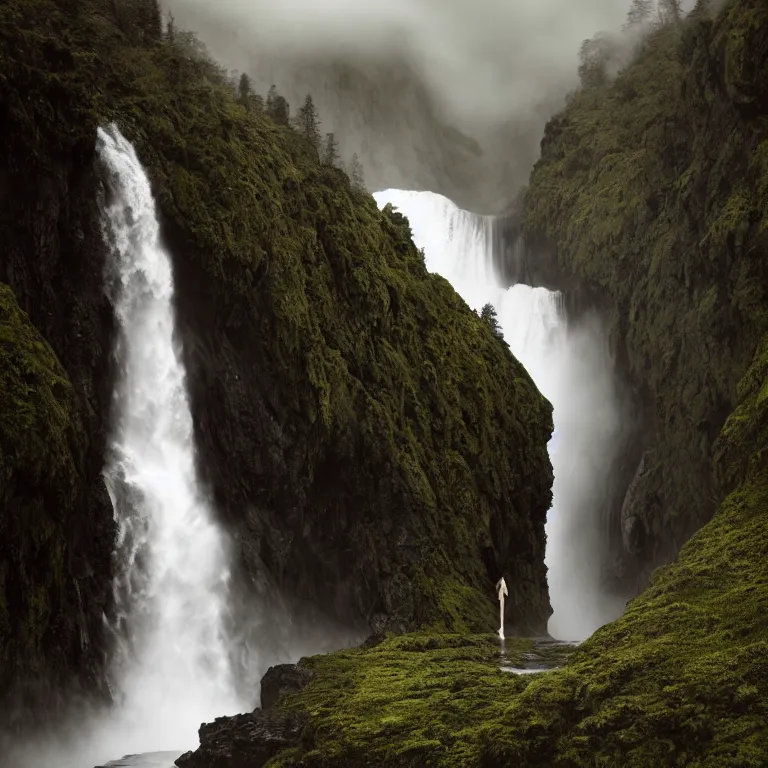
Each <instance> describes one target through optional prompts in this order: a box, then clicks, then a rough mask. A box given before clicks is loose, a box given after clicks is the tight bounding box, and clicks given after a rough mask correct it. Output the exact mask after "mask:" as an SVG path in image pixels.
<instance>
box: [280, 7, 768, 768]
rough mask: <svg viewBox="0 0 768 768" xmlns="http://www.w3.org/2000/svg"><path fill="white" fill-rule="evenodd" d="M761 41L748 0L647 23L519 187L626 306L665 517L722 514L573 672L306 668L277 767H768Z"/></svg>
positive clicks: (377, 661)
mask: <svg viewBox="0 0 768 768" xmlns="http://www.w3.org/2000/svg"><path fill="white" fill-rule="evenodd" d="M670 7H672V6H670ZM760 30H762V32H759V31H760ZM766 30H768V8H766V7H765V6H764V4H762V3H759V2H752V1H751V0H733V1H732V2H730V3H728V4H727V5H726V6H725V8H724V10H723V11H722V12H721V14H720V16H719V17H718V18H717V19H716V20H713V19H712V18H710V17H709V16H708V15H707V14H706V13H705V12H704V9H703V7H702V8H700V9H699V11H698V13H696V14H694V16H693V17H692V18H691V19H689V20H688V21H686V22H681V23H679V24H678V23H677V22H675V24H674V25H666V26H660V27H658V28H657V29H655V30H654V31H653V32H652V34H651V36H650V37H649V39H648V40H647V42H646V43H645V45H644V47H643V49H642V50H641V52H640V55H639V58H638V60H637V61H636V62H635V63H634V64H632V65H631V66H629V67H628V68H627V69H626V71H624V72H623V73H622V74H620V75H619V77H618V78H617V79H616V80H615V82H613V84H608V83H607V82H603V83H600V82H596V81H595V80H589V79H588V81H587V83H586V85H587V87H586V88H584V89H583V90H582V91H580V92H579V93H577V94H575V95H574V97H573V98H572V100H571V103H570V105H569V107H568V108H567V109H566V111H565V112H564V113H563V115H561V116H559V117H558V118H556V119H555V120H554V121H553V122H552V123H551V124H550V126H549V128H548V130H547V137H546V139H545V142H544V146H543V156H542V160H541V162H540V164H539V165H538V166H537V169H536V171H535V173H534V176H533V180H532V184H531V188H530V190H529V192H528V197H527V211H526V215H527V226H528V231H529V235H530V236H532V237H537V236H538V237H540V238H541V237H545V238H548V239H551V240H552V241H554V242H555V243H556V245H557V248H558V258H559V262H560V264H561V266H562V267H563V268H564V269H566V270H569V271H571V272H572V273H574V274H577V275H579V276H581V277H582V278H587V279H588V280H590V281H591V282H592V283H594V284H597V285H598V286H600V287H601V288H602V289H603V290H604V291H605V292H606V293H607V295H608V296H610V297H611V299H612V300H613V302H614V304H615V307H616V312H615V316H614V318H613V322H614V331H615V332H617V333H618V334H619V336H620V338H622V339H623V340H624V341H625V343H626V347H627V351H628V357H629V364H630V366H631V368H632V370H633V372H635V373H636V374H637V375H638V376H640V374H642V379H643V380H644V381H646V382H647V383H648V387H649V389H650V391H651V392H652V394H653V396H654V399H655V402H656V404H657V415H658V423H657V433H658V434H657V435H656V445H655V451H654V461H655V466H654V472H655V473H656V476H657V480H656V485H655V487H654V488H653V492H654V493H657V494H659V497H660V509H661V510H662V511H663V515H664V517H663V518H661V519H657V520H656V521H655V523H654V524H655V525H656V526H659V527H662V528H663V527H664V526H667V535H669V532H670V530H671V531H672V532H673V533H674V534H676V535H683V534H682V532H683V531H690V530H691V529H693V528H695V527H696V526H697V525H698V523H699V522H701V521H702V520H706V519H709V518H710V516H711V520H710V521H709V522H708V523H707V524H705V525H704V526H703V527H701V529H700V530H699V531H698V532H697V533H695V535H693V536H692V537H691V538H690V540H689V541H688V542H687V543H686V544H685V545H684V546H683V547H682V549H681V551H680V553H679V556H678V557H677V559H676V561H675V562H673V563H671V564H668V565H666V566H664V567H662V568H660V569H658V570H657V571H656V572H655V573H654V575H653V578H652V583H651V585H650V587H649V588H648V589H647V590H646V591H645V592H644V593H643V594H642V595H641V596H639V597H637V598H636V599H634V600H632V601H631V602H630V603H629V605H628V607H627V611H626V613H625V615H624V616H623V617H622V618H621V619H619V620H618V621H616V622H614V623H613V624H611V625H608V626H606V627H604V628H602V629H601V630H599V631H598V632H597V633H596V634H595V635H594V636H593V637H592V638H590V639H589V640H588V641H587V642H585V643H584V644H582V645H581V646H580V647H579V648H578V650H576V651H575V652H574V653H573V654H572V655H571V657H570V658H569V659H568V661H567V663H566V664H565V666H564V668H563V669H561V670H557V671H553V672H548V673H546V674H542V675H536V676H533V677H524V678H515V677H506V676H504V675H503V674H501V673H498V672H497V671H496V666H497V658H496V657H495V652H494V650H493V643H492V642H491V641H490V640H483V639H482V638H466V640H465V642H466V647H460V646H459V647H451V646H452V643H453V641H452V640H451V641H449V640H447V639H446V641H445V645H443V642H442V641H441V640H439V639H438V640H433V642H435V643H436V646H435V647H434V648H432V649H429V645H428V644H429V642H430V640H429V639H428V638H425V637H423V636H413V637H410V636H406V637H401V638H397V639H392V640H389V641H387V642H385V643H384V644H382V645H380V646H378V647H376V648H374V649H364V650H359V651H354V652H342V653H339V654H332V655H331V656H327V657H322V658H317V659H310V660H305V661H304V662H303V663H304V664H307V665H308V666H311V667H312V668H313V670H314V671H315V677H314V679H313V680H312V682H311V683H310V684H309V686H308V687H307V689H306V690H305V691H303V692H301V693H298V694H294V695H293V696H291V697H288V698H287V699H286V700H285V701H284V702H282V704H281V706H282V707H283V708H286V709H289V710H291V711H297V710H298V711H303V712H305V713H306V714H307V716H308V718H309V720H308V725H307V727H306V728H305V731H304V737H303V740H302V743H301V744H300V745H298V746H297V747H296V749H294V750H293V751H292V752H291V754H290V756H289V755H283V756H281V757H280V758H277V759H276V760H275V761H273V763H272V764H273V765H275V766H278V765H289V764H296V763H299V764H301V765H305V766H318V768H319V766H323V768H332V767H335V768H347V767H348V766H349V767H350V768H351V766H355V765H359V764H361V763H362V762H364V763H365V764H366V765H371V766H379V765H381V766H384V765H386V766H406V765H432V766H456V767H458V766H462V768H466V767H468V766H482V767H483V768H491V767H495V766H499V767H500V766H509V765H521V766H522V765H525V766H542V768H543V767H544V766H547V768H573V767H575V766H606V768H607V767H608V766H616V765H630V766H638V767H640V766H648V768H650V767H651V766H659V765H675V766H683V765H691V766H694V765H695V766H697V767H698V768H703V767H709V766H711V767H712V768H727V767H729V766H732V767H733V768H736V767H737V766H738V767H739V768H741V767H742V766H754V767H755V768H758V766H763V765H765V756H766V754H768V729H767V728H766V725H765V724H766V722H768V642H767V641H766V637H767V632H768V454H767V453H766V444H767V441H768V333H767V332H766V331H767V325H768V324H767V323H766V319H767V318H766V312H765V306H766V297H765V294H764V291H765V286H766V280H765V266H764V265H765V263H766V260H765V245H766V242H768V240H767V239H766V222H767V221H768V219H766V215H765V211H766V210H768V205H766V203H768V200H766V197H765V195H766V192H768V182H766V179H768V168H766V166H765V159H766V157H768V154H767V153H766V149H765V148H766V146H768V145H767V144H766V139H767V138H768V133H767V132H766V130H767V129H768V125H766V122H765V121H766V117H765V116H766V114H768V110H766V109H765V107H766V103H765V94H764V91H761V90H760V89H759V88H758V87H757V83H758V82H762V83H764V82H765V77H764V75H765V71H766V70H765V66H766V64H765V62H766V61H768V59H766V57H765V55H764V52H765V42H764V41H765V40H766V39H768V38H766V35H765V31H766ZM747 41H748V44H747ZM760 51H762V53H760ZM702 71H707V72H712V71H714V72H721V73H722V74H723V79H722V80H721V81H720V82H722V83H723V84H724V90H718V89H717V88H718V87H717V85H716V83H717V82H718V78H717V77H712V76H707V77H704V76H702V75H700V74H699V73H700V72H702ZM710 476H711V480H710ZM713 509H714V514H713V515H712V511H713ZM649 524H651V523H650V522H649ZM458 645H459V643H458V641H457V646H458ZM446 646H448V647H446ZM427 649H429V650H427ZM516 649H517V650H518V651H522V650H524V644H523V643H519V644H517V646H516Z"/></svg>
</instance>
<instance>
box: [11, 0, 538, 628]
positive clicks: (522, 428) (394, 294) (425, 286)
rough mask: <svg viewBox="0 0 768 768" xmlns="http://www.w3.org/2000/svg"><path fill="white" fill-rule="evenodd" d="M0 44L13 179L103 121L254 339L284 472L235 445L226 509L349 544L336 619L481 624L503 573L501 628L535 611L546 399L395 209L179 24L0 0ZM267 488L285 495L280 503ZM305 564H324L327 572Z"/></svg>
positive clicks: (336, 546) (221, 320)
mask: <svg viewBox="0 0 768 768" xmlns="http://www.w3.org/2000/svg"><path fill="white" fill-rule="evenodd" d="M116 8H117V10H116ZM0 42H2V45H3V49H2V54H0V55H2V57H3V59H2V60H3V63H4V65H3V67H2V68H0V71H2V72H3V75H2V76H0V89H1V90H0V97H2V98H0V104H3V105H4V106H3V107H0V109H5V113H6V114H7V116H8V117H9V119H10V122H9V124H8V125H9V128H8V134H9V136H11V137H13V138H12V141H13V145H12V146H10V148H9V149H8V150H7V153H8V155H9V156H10V155H13V158H14V161H17V160H18V159H19V158H24V162H27V163H29V164H30V165H29V172H30V173H31V172H32V170H33V169H34V170H37V171H38V172H39V171H40V169H41V168H44V167H46V166H50V165H51V164H53V163H55V162H56V161H57V159H61V158H64V159H65V160H66V161H67V162H70V161H72V162H81V161H83V160H84V159H87V158H89V157H91V156H92V155H91V154H90V153H92V151H93V146H94V144H95V134H96V126H97V125H98V124H103V123H106V122H108V121H116V122H117V123H118V124H119V126H120V128H121V130H122V131H123V133H125V134H126V135H127V136H128V138H129V139H131V140H132V141H133V142H134V144H135V145H136V147H137V149H138V151H139V154H140V156H141V159H142V161H143V163H144V164H145V166H146V167H147V168H148V171H149V173H150V175H151V178H152V182H153V191H154V193H155V196H156V198H157V202H158V205H159V207H160V210H161V212H162V214H163V217H164V222H165V223H166V224H167V230H168V231H171V232H173V234H174V237H175V238H176V241H175V243H174V253H175V256H176V260H177V262H178V263H180V264H184V265H185V266H186V267H187V268H188V270H189V272H194V274H195V275H197V276H199V282H200V283H201V284H203V285H204V286H205V289H204V290H205V297H204V298H203V299H202V303H203V304H204V305H205V308H206V311H210V313H211V318H210V326H209V328H208V330H209V331H210V332H211V333H213V334H216V335H217V343H218V342H219V341H221V340H222V339H223V338H226V339H227V340H228V342H229V343H231V345H232V346H233V347H235V348H237V349H238V350H242V349H243V348H244V347H247V346H252V347H254V348H255V349H257V350H258V359H257V362H254V361H253V360H247V365H251V366H256V365H257V366H258V369H259V371H260V372H262V373H263V376H264V379H265V380H269V383H270V386H271V387H272V389H273V390H274V391H270V392H269V393H264V392H262V393H261V395H263V396H264V397H265V399H269V400H272V401H274V402H272V403H270V405H272V406H274V410H275V412H276V413H278V414H280V416H279V418H280V420H281V428H282V429H284V430H285V433H286V434H290V435H292V436H293V439H295V442H296V445H298V446H299V449H298V450H300V452H301V453H302V458H303V461H302V468H301V472H300V473H299V474H300V476H298V477H291V478H287V477H283V478H274V479H272V478H267V479H265V477H264V476H263V475H259V474H258V473H257V472H255V470H254V464H255V463H256V462H254V461H253V460H252V457H251V456H248V457H247V459H244V460H243V461H242V462H241V463H240V465H238V466H236V469H235V470H233V471H234V472H235V475H236V482H231V483H226V482H225V483H222V486H226V488H224V491H223V493H224V494H226V493H227V492H229V491H230V490H231V489H232V488H235V489H236V490H237V491H240V490H241V489H244V490H243V491H242V496H241V497H238V498H237V499H236V500H233V501H232V502H231V507H232V509H231V510H230V511H223V514H224V515H225V516H227V515H228V512H231V514H229V516H230V517H235V516H236V515H237V514H240V515H241V516H242V511H243V509H244V508H246V507H248V506H250V505H251V504H252V501H253V499H254V498H257V497H263V496H267V497H269V498H270V502H269V504H270V505H271V506H275V507H276V508H277V509H279V510H280V512H281V513H282V511H283V509H282V506H285V507H296V506H298V505H300V504H301V505H303V506H304V507H305V508H304V509H303V511H302V519H306V520H308V521H310V523H311V526H312V531H313V534H314V532H320V533H325V534H326V535H327V538H328V539H330V540H332V541H333V551H334V553H335V556H336V557H337V559H339V560H341V559H343V558H344V557H347V555H346V554H345V553H351V554H349V556H348V558H347V559H348V560H349V561H351V563H352V565H351V566H347V565H346V564H344V565H343V568H344V569H347V568H351V569H352V570H353V571H354V573H353V574H352V575H353V577H354V580H355V581H356V582H358V583H360V584H363V585H365V587H364V591H362V592H361V596H360V598H359V600H358V603H359V604H358V605H357V606H355V610H354V612H355V616H356V618H362V617H364V616H366V615H368V614H369V613H370V612H371V611H376V612H379V613H382V612H383V613H386V614H387V615H389V616H391V617H393V618H394V619H396V620H397V621H400V622H402V623H405V624H406V625H407V626H409V627H412V628H413V627H416V626H419V625H420V624H429V625H431V626H446V627H453V626H455V627H461V628H462V629H463V628H468V627H472V628H474V629H476V630H485V629H490V628H491V627H492V626H493V621H494V606H493V602H492V598H493V592H492V584H493V582H494V581H495V579H496V578H498V575H499V574H500V573H501V572H504V573H505V574H506V576H507V579H508V582H509V584H510V588H511V589H512V590H513V592H514V591H515V590H519V595H518V597H519V598H520V599H519V600H518V606H519V607H518V610H517V615H516V620H517V621H518V622H519V625H520V626H521V627H525V626H527V627H530V628H540V627H541V626H542V625H543V624H544V622H545V621H546V617H547V616H548V614H549V610H550V609H549V605H548V599H547V593H546V580H545V570H544V566H543V562H542V561H543V550H544V518H545V514H546V510H547V508H548V507H549V502H550V498H551V494H550V484H551V466H550V463H549V459H548V456H547V453H546V442H547V440H548V438H549V436H550V434H551V431H552V419H551V408H550V406H549V404H548V403H546V401H545V400H544V399H543V398H542V397H541V395H540V394H539V393H538V391H537V390H536V388H535V386H534V384H533V382H532V381H531V379H530V378H529V377H528V375H527V374H526V372H525V371H524V369H523V368H522V366H520V365H519V363H518V362H517V361H516V360H515V359H514V358H513V357H512V355H511V354H510V353H509V351H508V349H507V348H506V347H505V346H504V345H503V344H500V343H499V342H498V340H497V339H495V338H494V337H493V335H492V334H491V333H490V331H489V330H488V328H487V327H486V326H485V325H484V324H483V323H482V322H481V321H480V319H479V318H478V317H477V316H476V314H475V313H473V312H472V311H471V310H470V309H469V308H468V307H467V306H466V305H465V304H464V302H463V301H461V299H460V298H459V297H458V296H457V295H456V293H455V292H454V291H453V289H452V288H451V287H450V285H449V284H448V283H447V282H446V281H444V280H442V279H441V278H439V277H437V276H433V275H430V274H428V273H427V270H426V268H425V265H424V258H423V254H421V253H420V252H419V251H418V250H417V249H416V248H415V247H414V245H413V242H412V240H411V236H410V229H409V225H408V222H407V220H405V219H404V218H403V217H402V216H400V215H399V214H396V213H395V212H393V211H392V210H391V209H390V210H389V211H387V212H385V213H382V212H380V211H379V210H378V208H377V206H376V203H375V201H374V200H373V198H371V197H370V196H368V195H363V194H360V193H357V192H354V191H353V190H352V189H351V188H350V184H349V180H348V179H347V177H346V175H345V174H343V173H342V172H341V171H338V170H337V169H334V168H329V167H324V166H322V165H321V164H320V163H319V162H318V159H317V156H316V153H315V152H314V151H313V149H312V148H310V147H309V146H308V145H307V144H306V142H304V141H303V140H302V139H301V138H300V137H299V136H298V135H297V134H295V133H294V132H293V131H291V130H290V129H289V128H287V127H284V126H281V125H277V124H276V123H274V122H273V121H271V120H270V119H268V118H267V117H266V116H265V115H264V114H263V113H261V112H260V111H258V109H256V108H250V107H249V108H246V107H245V106H243V105H242V104H241V103H240V102H239V101H238V99H237V97H236V93H235V90H234V89H233V87H232V85H231V83H229V82H228V79H227V74H226V72H224V71H223V70H222V69H221V68H220V67H218V66H217V65H216V64H214V63H213V62H212V61H211V60H210V59H209V58H208V57H207V56H206V55H205V52H204V51H203V50H202V48H201V46H200V44H199V43H198V42H197V41H196V39H195V38H194V36H192V35H189V34H186V33H183V32H181V31H178V30H177V31H176V33H175V35H174V37H173V39H163V40H157V39H154V38H153V37H152V36H148V35H147V34H146V33H145V30H142V29H141V28H139V27H138V26H137V22H136V20H135V19H133V18H132V17H131V16H130V14H128V15H126V14H122V13H120V12H119V4H115V3H112V2H109V1H108V0H82V2H77V3H74V2H71V1H70V0H41V2H39V3H38V2H37V0H35V2H31V1H30V0H8V2H5V3H4V4H3V7H2V9H0ZM22 88H23V90H24V92H23V97H22V96H21V95H20V94H21V89H22ZM51 105H58V106H54V107H51ZM54 113H55V114H54ZM75 126H76V127H75ZM208 330H207V331H206V332H208ZM245 356H246V355H245V353H244V354H243V357H245ZM254 357H256V353H254ZM247 365H246V367H247ZM239 417H240V414H237V418H239ZM267 452H270V453H274V451H272V450H271V449H270V451H266V450H265V453H267ZM219 458H220V460H223V461H224V462H230V461H231V463H232V464H233V465H234V464H235V460H234V457H232V458H231V457H229V456H227V457H226V458H224V459H221V457H219ZM329 467H331V468H333V472H335V475H333V476H329V475H328V472H329V471H331V470H329ZM249 473H252V474H249ZM270 482H272V483H274V487H269V488H265V484H268V483H270ZM323 483H325V484H326V485H328V484H332V485H333V487H334V488H336V489H338V490H337V493H336V496H335V497H334V498H330V499H329V498H328V493H327V492H325V491H324V490H323ZM285 485H293V486H296V488H297V492H296V496H297V497H298V498H299V499H301V501H296V500H295V499H293V498H292V499H289V500H287V501H284V500H283V498H282V497H280V494H281V493H283V486H285ZM217 490H218V489H217ZM340 510H341V511H342V512H343V514H344V516H345V519H347V520H348V521H349V524H348V526H346V527H345V530H344V531H343V532H342V531H339V530H337V523H336V521H337V520H338V518H339V515H340ZM281 517H282V514H281ZM279 524H280V525H287V523H284V522H283V521H282V520H281V521H280V523H279ZM302 524H303V523H302ZM300 531H301V529H298V530H296V531H294V530H290V531H286V535H287V536H289V537H293V540H298V539H300V536H301V532H300ZM492 531H503V532H504V535H503V536H500V535H498V534H497V535H492ZM329 549H330V545H329ZM513 551H514V552H516V553H517V555H516V556H515V557H513V556H512V552H513ZM481 554H482V555H483V557H484V558H485V559H483V557H481ZM288 556H289V557H291V556H292V557H294V558H296V562H291V563H288V564H287V569H292V567H293V566H294V565H295V566H296V570H300V571H301V572H305V571H307V570H308V569H309V566H308V565H307V564H306V563H305V562H303V560H302V558H303V557H304V553H303V551H301V550H300V549H299V548H298V547H294V548H293V549H292V550H291V552H289V554H288ZM318 560H322V562H318V563H314V566H315V567H316V569H318V570H322V571H323V573H324V574H325V573H334V572H335V571H334V568H336V571H340V570H341V569H342V566H338V565H334V564H331V565H328V564H327V563H326V562H325V560H324V557H318ZM531 563H533V564H534V565H533V567H531ZM371 574H375V579H371ZM339 579H340V580H344V581H348V580H349V575H348V574H346V573H342V574H341V575H340V576H339ZM318 592H322V593H326V592H329V593H330V592H332V591H331V590H328V589H320V588H318ZM524 594H525V595H528V596H529V597H530V599H528V600H523V595H524ZM323 596H324V595H323V594H320V595H319V598H320V599H322V598H323ZM332 602H333V599H332V597H331V599H330V600H329V603H331V604H332ZM478 606H480V607H478Z"/></svg>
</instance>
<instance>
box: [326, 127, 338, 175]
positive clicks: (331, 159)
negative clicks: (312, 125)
mask: <svg viewBox="0 0 768 768" xmlns="http://www.w3.org/2000/svg"><path fill="white" fill-rule="evenodd" d="M322 159H323V163H324V164H325V165H330V166H333V167H337V166H338V163H339V144H338V142H337V141H336V137H335V136H334V135H333V133H326V134H325V147H324V148H323V158H322Z"/></svg>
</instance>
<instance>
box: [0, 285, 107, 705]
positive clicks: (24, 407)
mask: <svg viewBox="0 0 768 768" xmlns="http://www.w3.org/2000/svg"><path fill="white" fill-rule="evenodd" d="M86 445H87V442H86V440H85V436H84V431H83V426H82V423H81V421H80V418H79V414H78V408H77V400H76V397H75V394H74V391H73V388H72V385H71V383H70V381H69V379H68V378H67V375H66V373H65V372H64V370H63V369H62V367H61V365H60V363H59V361H58V360H57V358H56V356H55V354H54V353H53V350H52V349H51V347H50V346H49V344H48V343H47V342H46V341H44V340H43V338H42V337H41V336H40V333H39V332H38V331H37V329H35V327H34V326H33V325H32V324H31V322H30V320H29V318H28V317H27V315H26V314H25V313H24V312H22V311H21V309H19V306H18V304H17V302H16V299H15V297H14V295H13V292H12V291H11V289H10V288H9V287H8V286H6V285H4V284H2V283H0V690H2V691H3V692H4V695H6V696H7V695H8V694H11V693H18V694H19V696H20V698H19V699H17V700H16V701H15V702H14V704H15V707H16V708H17V709H16V710H15V711H16V714H17V715H18V714H19V711H20V710H19V709H18V708H23V707H24V706H25V705H29V706H33V705H38V706H39V705H44V706H48V707H52V706H55V705H56V700H55V696H54V694H53V693H52V691H55V690H56V689H57V688H58V687H60V686H64V685H69V684H72V683H73V682H74V680H73V678H75V679H76V678H79V681H80V682H81V683H86V684H93V682H94V680H93V677H94V676H95V674H96V673H95V670H94V669H93V666H94V659H93V658H92V656H91V651H92V649H91V647H90V646H91V642H92V641H91V635H92V634H93V631H94V622H93V620H92V617H93V613H94V611H98V609H99V606H98V605H97V606H93V605H91V606H87V610H86V602H85V601H87V600H88V599H89V598H90V599H93V598H94V588H93V583H92V582H93V580H92V578H90V577H91V576H92V573H89V572H88V564H87V561H86V560H85V559H84V557H85V553H87V551H88V547H83V546H82V545H81V544H80V542H78V535H79V534H80V532H81V530H82V522H83V519H84V518H86V516H87V512H86V510H87V506H88V499H87V483H86V482H85V474H86V473H85V469H84V465H85V455H86ZM89 533H90V535H91V536H95V535H96V534H97V530H92V531H90V532H89ZM96 594H98V591H97V592H96ZM101 608H102V609H103V605H102V606H101ZM97 618H100V617H98V614H97ZM96 628H97V631H98V624H97V625H96ZM30 683H35V684H36V686H35V688H36V691H37V695H38V697H39V698H38V699H37V700H34V699H33V698H31V697H32V692H33V691H32V689H29V688H28V684H30ZM4 703H7V702H4Z"/></svg>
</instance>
